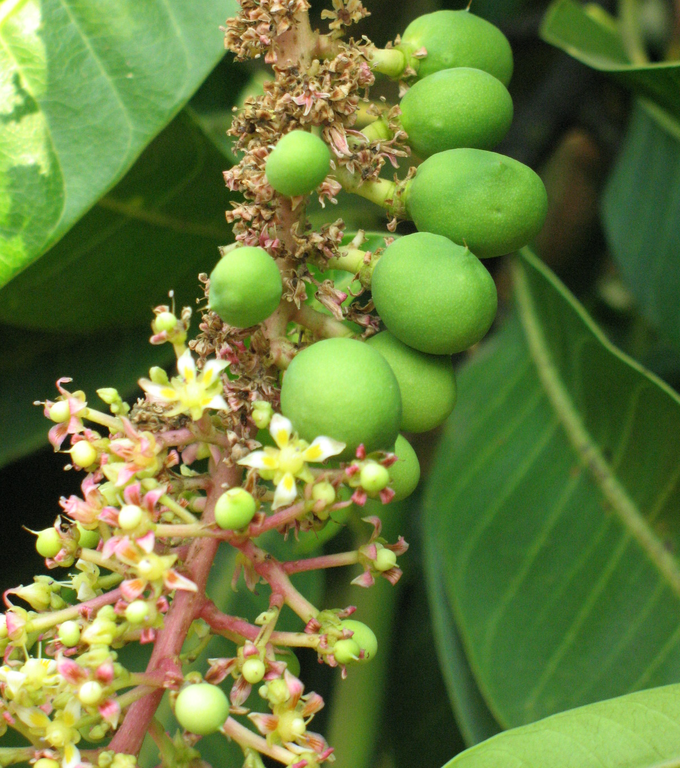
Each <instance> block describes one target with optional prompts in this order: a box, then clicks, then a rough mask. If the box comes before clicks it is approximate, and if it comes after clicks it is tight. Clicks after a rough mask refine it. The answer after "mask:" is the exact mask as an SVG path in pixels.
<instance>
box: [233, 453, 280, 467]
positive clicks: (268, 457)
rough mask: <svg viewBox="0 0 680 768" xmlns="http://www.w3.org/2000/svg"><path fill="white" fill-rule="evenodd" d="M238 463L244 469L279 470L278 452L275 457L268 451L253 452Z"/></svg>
mask: <svg viewBox="0 0 680 768" xmlns="http://www.w3.org/2000/svg"><path fill="white" fill-rule="evenodd" d="M236 463H237V464H240V465H241V466H243V467H252V468H253V469H278V466H279V457H278V451H277V452H276V453H275V454H274V455H272V454H271V453H267V452H266V451H253V452H252V453H249V454H248V455H247V456H244V457H243V458H242V459H239V460H238V461H237V462H236Z"/></svg>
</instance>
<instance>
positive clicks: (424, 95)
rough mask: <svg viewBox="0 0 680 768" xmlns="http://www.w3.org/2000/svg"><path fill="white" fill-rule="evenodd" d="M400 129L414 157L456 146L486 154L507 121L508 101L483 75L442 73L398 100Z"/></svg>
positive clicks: (489, 77)
mask: <svg viewBox="0 0 680 768" xmlns="http://www.w3.org/2000/svg"><path fill="white" fill-rule="evenodd" d="M400 107H401V124H402V126H403V128H404V130H405V131H406V133H407V134H408V143H409V145H410V146H411V147H412V148H413V150H414V151H415V152H416V154H417V155H419V156H420V157H423V158H425V157H429V156H430V155H434V154H435V153H436V152H443V151H444V150H446V149H456V148H457V147H477V148H478V149H492V148H493V147H495V146H496V145H497V144H498V143H499V142H500V141H501V139H503V137H504V136H505V134H506V133H507V132H508V129H509V128H510V123H511V122H512V113H513V107H512V98H511V97H510V94H509V93H508V90H507V88H506V87H505V86H504V85H503V83H501V82H500V80H498V79H496V78H495V77H494V76H493V75H490V74H489V73H488V72H484V71H483V70H481V69H472V68H470V67H457V68H456V69H443V70H441V71H440V72H435V73H433V74H431V75H428V76H427V77H426V78H424V79H422V80H418V82H417V83H415V84H414V85H413V87H412V88H411V89H410V90H408V91H407V92H406V94H405V96H404V98H403V99H402V100H401V104H400Z"/></svg>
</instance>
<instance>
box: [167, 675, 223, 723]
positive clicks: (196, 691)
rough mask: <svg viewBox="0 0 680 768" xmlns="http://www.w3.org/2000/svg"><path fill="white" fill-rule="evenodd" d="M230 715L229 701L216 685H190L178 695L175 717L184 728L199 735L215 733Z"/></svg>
mask: <svg viewBox="0 0 680 768" xmlns="http://www.w3.org/2000/svg"><path fill="white" fill-rule="evenodd" d="M228 716H229V701H228V699H227V697H226V696H225V695H224V691H222V689H221V688H218V687H217V686H216V685H210V683H197V684H196V685H189V686H187V687H186V688H182V690H181V691H180V692H179V694H178V695H177V700H176V701H175V717H176V718H177V722H178V723H179V724H180V725H181V726H182V728H184V729H185V730H187V731H191V733H195V734H198V735H199V736H207V735H208V734H211V733H215V731H218V730H219V728H220V726H221V725H222V724H223V723H224V721H225V720H226V719H227V717H228Z"/></svg>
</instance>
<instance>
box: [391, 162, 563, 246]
mask: <svg viewBox="0 0 680 768" xmlns="http://www.w3.org/2000/svg"><path fill="white" fill-rule="evenodd" d="M404 196H405V202H406V209H407V211H408V214H409V216H410V217H411V218H412V219H413V221H414V223H415V225H416V227H418V229H419V230H420V231H421V232H433V233H435V234H438V235H443V236H444V237H448V238H449V240H453V241H454V242H455V243H459V244H460V245H467V247H468V248H469V249H470V250H471V251H472V252H473V253H474V254H475V255H476V256H478V257H479V258H480V259H486V258H490V257H492V256H501V255H502V254H504V253H510V252H512V251H516V250H517V249H518V248H521V247H522V246H524V245H526V244H527V243H529V242H530V241H531V240H533V238H534V237H536V235H537V234H538V233H539V232H540V230H541V227H542V226H543V222H544V221H545V217H546V214H547V212H548V196H547V194H546V191H545V187H544V186H543V182H542V181H541V179H540V177H539V176H538V175H537V174H536V173H535V172H534V171H532V170H531V168H529V167H528V166H527V165H524V164H523V163H520V162H518V161H517V160H513V159H512V158H510V157H506V156H505V155H499V154H497V153H496V152H487V151H486V150H483V149H449V150H447V151H446V152H440V153H438V154H436V155H432V157H429V158H428V159H427V160H425V162H424V163H423V164H422V165H420V166H419V168H418V171H417V173H416V175H415V177H414V178H413V179H412V180H411V181H410V182H409V184H408V186H407V188H406V191H405V193H404Z"/></svg>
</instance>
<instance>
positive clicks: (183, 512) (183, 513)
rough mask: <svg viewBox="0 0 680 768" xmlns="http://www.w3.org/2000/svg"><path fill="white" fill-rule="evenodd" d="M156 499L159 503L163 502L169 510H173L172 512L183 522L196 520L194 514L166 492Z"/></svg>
mask: <svg viewBox="0 0 680 768" xmlns="http://www.w3.org/2000/svg"><path fill="white" fill-rule="evenodd" d="M158 501H159V502H160V503H161V504H164V505H165V506H166V507H167V508H168V509H169V510H170V511H171V512H174V514H175V515H176V516H177V517H179V519H180V520H184V522H185V523H189V525H191V524H193V523H195V522H196V518H195V517H194V515H192V514H191V512H189V510H188V509H185V508H184V507H183V506H182V505H181V504H178V503H177V502H176V501H175V500H174V499H173V498H171V497H170V496H168V495H167V493H166V494H165V495H163V496H161V497H160V499H158Z"/></svg>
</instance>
